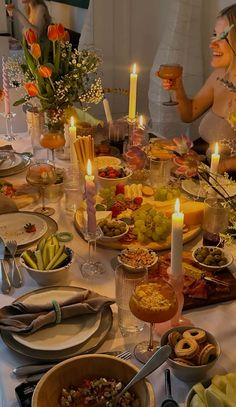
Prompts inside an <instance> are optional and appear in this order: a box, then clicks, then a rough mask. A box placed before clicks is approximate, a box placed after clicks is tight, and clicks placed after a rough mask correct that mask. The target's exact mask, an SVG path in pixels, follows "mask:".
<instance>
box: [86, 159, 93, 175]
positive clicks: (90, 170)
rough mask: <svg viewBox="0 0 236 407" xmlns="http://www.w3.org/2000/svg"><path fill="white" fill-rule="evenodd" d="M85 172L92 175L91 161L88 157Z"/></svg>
mask: <svg viewBox="0 0 236 407" xmlns="http://www.w3.org/2000/svg"><path fill="white" fill-rule="evenodd" d="M87 174H88V176H89V177H90V176H91V175H92V163H91V160H90V159H88V162H87Z"/></svg>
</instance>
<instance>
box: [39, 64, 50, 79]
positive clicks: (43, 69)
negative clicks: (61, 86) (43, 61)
mask: <svg viewBox="0 0 236 407" xmlns="http://www.w3.org/2000/svg"><path fill="white" fill-rule="evenodd" d="M38 73H39V75H40V76H42V77H43V78H50V77H51V76H52V68H50V67H49V66H46V65H41V66H40V67H39V68H38Z"/></svg>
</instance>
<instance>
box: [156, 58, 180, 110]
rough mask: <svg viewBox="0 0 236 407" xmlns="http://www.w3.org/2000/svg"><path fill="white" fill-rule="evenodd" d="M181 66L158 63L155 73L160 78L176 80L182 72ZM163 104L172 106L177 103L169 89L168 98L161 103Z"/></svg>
mask: <svg viewBox="0 0 236 407" xmlns="http://www.w3.org/2000/svg"><path fill="white" fill-rule="evenodd" d="M182 71H183V68H182V66H181V65H179V64H163V65H160V68H159V71H157V72H156V75H157V76H159V78H161V79H170V80H173V81H174V80H176V79H177V78H179V77H180V76H181V74H182ZM162 104H163V105H165V106H174V105H178V104H179V103H178V102H176V101H174V100H173V99H172V97H171V90H169V100H168V101H167V102H163V103H162Z"/></svg>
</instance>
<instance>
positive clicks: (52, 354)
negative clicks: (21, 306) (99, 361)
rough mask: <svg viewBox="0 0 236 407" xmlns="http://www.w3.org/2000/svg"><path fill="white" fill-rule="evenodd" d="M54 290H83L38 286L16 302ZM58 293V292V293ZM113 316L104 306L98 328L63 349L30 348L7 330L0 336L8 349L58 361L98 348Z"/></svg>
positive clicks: (72, 291)
mask: <svg viewBox="0 0 236 407" xmlns="http://www.w3.org/2000/svg"><path fill="white" fill-rule="evenodd" d="M52 290H53V291H54V293H56V292H58V293H60V292H61V291H68V293H70V295H73V294H74V293H75V292H76V293H78V291H80V290H84V289H83V288H80V287H70V286H57V287H45V288H40V289H38V290H34V291H31V292H30V293H26V294H24V295H22V296H21V297H19V298H17V300H16V301H17V302H23V301H24V300H25V299H26V298H28V297H29V296H31V295H33V294H39V295H41V294H42V293H44V292H49V291H52ZM58 295H59V294H58ZM112 322H113V317H112V311H111V308H110V307H105V308H104V309H103V310H102V312H101V321H100V325H99V327H98V329H97V330H96V331H95V332H94V334H93V335H91V336H90V337H89V338H88V339H87V340H86V341H85V342H83V343H81V344H78V345H76V346H74V347H72V348H68V349H64V350H55V349H53V350H49V351H47V350H35V349H31V348H29V347H28V346H25V345H23V344H21V343H19V342H18V341H16V340H15V338H14V337H13V335H12V334H11V333H10V332H7V331H3V330H2V331H1V336H2V339H3V341H4V343H5V344H6V346H8V347H9V348H10V349H12V350H14V351H15V352H17V353H19V354H21V355H24V356H28V357H31V358H33V359H37V360H43V361H59V360H64V359H67V358H70V357H73V356H76V355H81V354H84V353H91V352H94V351H95V350H96V349H98V348H99V347H100V346H101V344H102V343H103V342H104V340H105V339H106V336H107V335H108V333H109V331H110V329H111V327H112Z"/></svg>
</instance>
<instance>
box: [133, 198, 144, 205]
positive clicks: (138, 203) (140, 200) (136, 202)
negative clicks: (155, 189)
mask: <svg viewBox="0 0 236 407" xmlns="http://www.w3.org/2000/svg"><path fill="white" fill-rule="evenodd" d="M134 203H135V204H136V205H141V204H142V203H143V198H142V197H141V196H136V197H135V198H134Z"/></svg>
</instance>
